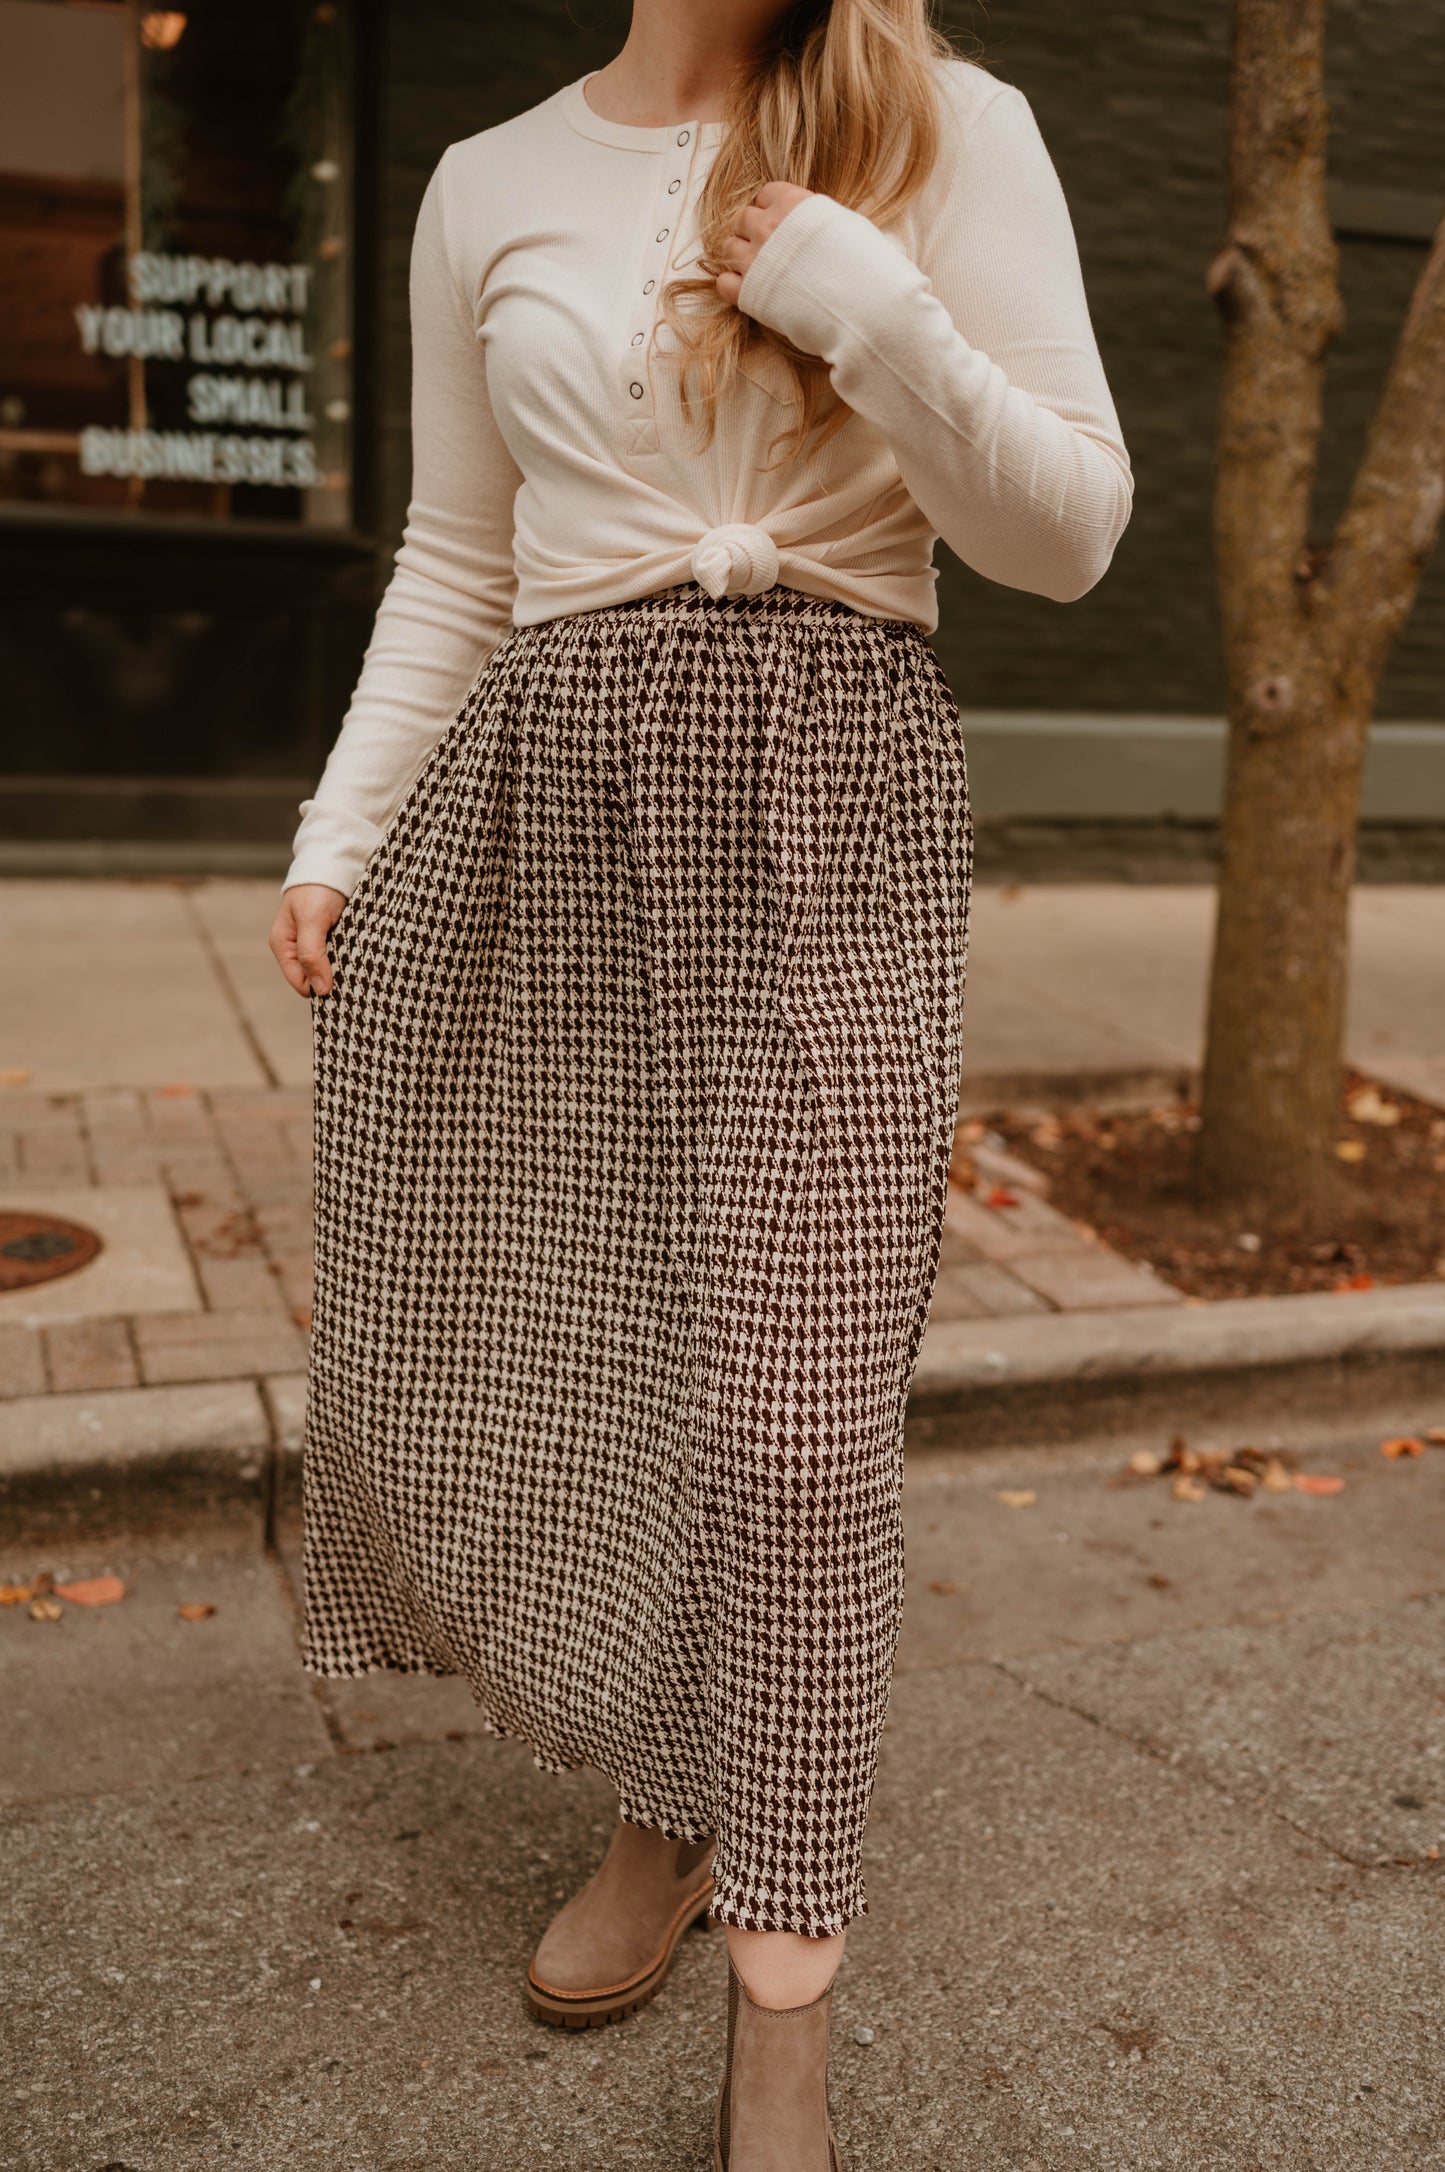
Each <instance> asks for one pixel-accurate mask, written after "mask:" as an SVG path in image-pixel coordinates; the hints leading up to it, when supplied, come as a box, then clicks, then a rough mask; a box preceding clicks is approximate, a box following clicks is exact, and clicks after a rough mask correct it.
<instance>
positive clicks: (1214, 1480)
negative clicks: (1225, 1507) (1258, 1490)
mask: <svg viewBox="0 0 1445 2172" xmlns="http://www.w3.org/2000/svg"><path fill="white" fill-rule="evenodd" d="M1209 1480H1210V1484H1211V1485H1213V1486H1216V1487H1218V1489H1219V1491H1220V1492H1221V1493H1242V1494H1243V1495H1244V1498H1245V1499H1246V1500H1248V1499H1249V1497H1250V1495H1251V1494H1252V1493H1253V1491H1254V1489H1255V1487H1256V1486H1257V1485H1258V1484H1259V1480H1258V1479H1257V1478H1256V1477H1255V1475H1254V1472H1253V1471H1242V1470H1241V1469H1240V1468H1239V1466H1238V1464H1236V1463H1225V1464H1222V1465H1221V1466H1220V1467H1219V1468H1218V1469H1217V1470H1213V1471H1211V1472H1210V1474H1209Z"/></svg>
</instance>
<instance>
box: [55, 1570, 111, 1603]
mask: <svg viewBox="0 0 1445 2172" xmlns="http://www.w3.org/2000/svg"><path fill="white" fill-rule="evenodd" d="M55 1596H56V1598H57V1599H68V1600H69V1601H70V1603H71V1605H72V1606H114V1605H115V1603H116V1600H117V1599H123V1598H124V1597H125V1585H124V1584H123V1583H122V1582H121V1580H120V1578H119V1577H118V1576H87V1577H83V1578H82V1579H81V1581H80V1582H79V1583H78V1584H57V1585H56V1587H55Z"/></svg>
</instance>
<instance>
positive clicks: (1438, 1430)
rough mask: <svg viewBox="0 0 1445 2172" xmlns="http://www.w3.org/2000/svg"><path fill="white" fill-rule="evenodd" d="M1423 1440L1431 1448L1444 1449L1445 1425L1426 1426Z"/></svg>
mask: <svg viewBox="0 0 1445 2172" xmlns="http://www.w3.org/2000/svg"><path fill="white" fill-rule="evenodd" d="M1425 1438H1426V1440H1427V1441H1429V1443H1430V1446H1431V1447H1432V1448H1445V1425H1427V1426H1426V1428H1425Z"/></svg>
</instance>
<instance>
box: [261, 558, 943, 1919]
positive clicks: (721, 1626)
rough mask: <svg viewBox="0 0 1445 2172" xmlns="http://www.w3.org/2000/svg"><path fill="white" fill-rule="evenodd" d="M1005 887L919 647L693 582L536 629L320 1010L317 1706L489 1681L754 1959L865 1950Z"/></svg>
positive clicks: (913, 641) (772, 597)
mask: <svg viewBox="0 0 1445 2172" xmlns="http://www.w3.org/2000/svg"><path fill="white" fill-rule="evenodd" d="M971 866H972V826H971V822H970V817H969V807H968V788H967V780H966V774H965V766H964V754H963V747H962V743H961V737H960V725H959V716H958V710H957V706H956V704H955V702H954V700H953V696H952V694H951V693H950V691H949V688H948V682H947V680H946V678H945V676H944V673H943V670H942V667H941V665H940V664H939V663H938V660H937V658H936V656H935V655H934V653H933V650H932V648H931V647H930V645H929V643H928V640H927V637H926V636H925V635H924V634H923V633H922V632H921V630H920V629H919V628H918V627H917V626H916V625H913V624H911V623H908V622H906V621H903V620H899V619H879V618H872V617H868V616H866V615H864V614H862V613H860V612H858V611H855V610H854V609H852V608H851V607H850V606H849V605H847V604H844V603H842V602H840V601H837V600H836V599H831V598H818V597H811V596H806V595H803V594H801V593H799V592H798V591H796V590H792V589H787V588H781V587H773V588H771V589H768V590H766V591H765V592H764V593H762V594H761V595H758V596H746V597H732V598H726V599H723V600H721V601H715V600H714V599H712V598H711V597H709V596H708V595H707V594H706V593H705V591H704V590H703V589H702V588H701V587H699V586H698V585H697V584H696V583H695V582H687V583H684V584H682V585H680V586H678V587H676V588H671V589H667V590H664V591H662V592H660V593H657V594H654V595H651V596H646V597H640V598H637V599H635V600H632V601H629V602H626V603H622V604H618V605H615V606H609V607H606V608H602V609H599V610H595V611H588V612H581V613H577V614H574V615H572V616H567V617H561V618H556V619H550V620H547V621H545V622H543V623H540V624H537V625H533V626H527V627H514V628H512V629H511V630H510V631H509V633H508V634H507V635H506V636H505V638H504V639H503V641H502V643H501V646H500V647H499V648H498V649H496V650H495V651H494V652H493V654H492V655H491V657H490V658H489V659H488V661H487V664H486V666H485V667H484V669H483V670H482V672H481V674H480V676H479V677H478V679H477V681H476V683H475V685H474V686H473V688H472V690H471V693H470V694H469V696H468V698H467V701H466V703H465V705H464V707H463V709H462V711H461V714H460V715H459V716H458V717H457V719H456V721H455V722H454V723H453V724H452V726H451V727H450V728H449V730H448V731H447V733H446V735H445V736H444V737H443V738H442V740H441V741H440V743H439V744H438V746H437V747H436V749H435V751H434V753H433V754H432V755H431V756H430V757H429V758H428V760H427V763H426V765H425V767H424V768H423V770H422V771H421V773H420V775H419V776H418V777H417V778H416V780H415V781H414V783H413V784H412V785H411V787H410V789H409V791H408V793H407V796H406V798H405V799H404V801H403V803H402V805H401V807H400V809H399V811H398V813H397V814H396V816H395V817H394V819H393V821H392V822H391V824H390V825H389V827H388V829H387V832H386V835H385V837H384V838H383V840H382V843H381V845H380V846H379V847H378V849H377V852H376V853H375V855H374V856H373V858H372V860H371V862H370V863H369V865H368V867H367V869H366V872H365V874H364V875H363V877H362V879H361V882H360V884H359V886H358V888H357V889H356V890H355V891H354V892H353V894H352V896H351V897H350V899H349V900H348V902H347V905H346V907H345V909H344V911H343V913H342V915H341V918H340V920H339V921H338V922H337V924H336V928H335V930H334V933H333V938H332V944H331V949H332V956H333V959H334V963H335V969H336V977H335V986H334V989H333V991H332V992H331V993H330V994H329V995H327V996H326V997H324V998H321V999H318V1000H317V1002H316V1003H315V1006H314V1013H315V1043H316V1078H317V1100H316V1144H317V1187H318V1198H317V1257H316V1270H317V1293H316V1306H315V1316H314V1327H313V1344H312V1356H311V1373H310V1380H309V1391H308V1397H307V1409H306V1433H305V1456H304V1494H305V1549H304V1560H305V1600H306V1605H305V1613H306V1662H307V1665H308V1666H309V1667H310V1669H311V1670H312V1671H313V1672H314V1673H316V1674H319V1675H357V1674H363V1673H367V1672H370V1671H372V1670H374V1669H376V1668H400V1669H408V1670H427V1671H432V1672H438V1673H451V1672H456V1673H461V1674H463V1675H465V1677H466V1679H467V1681H468V1682H469V1684H470V1686H471V1689H472V1692H473V1694H474V1696H475V1697H476V1699H477V1701H478V1703H479V1705H480V1707H481V1709H482V1712H483V1714H484V1716H485V1719H486V1722H487V1724H488V1726H489V1727H491V1728H492V1729H493V1730H495V1731H496V1732H498V1733H502V1734H507V1735H514V1736H520V1737H521V1738H523V1739H524V1740H525V1741H526V1742H527V1743H528V1744H529V1745H530V1746H531V1749H532V1752H533V1755H534V1757H535V1758H536V1760H537V1762H538V1763H539V1764H540V1765H542V1766H543V1767H545V1768H547V1769H551V1770H565V1769H568V1768H570V1767H574V1766H577V1765H581V1764H587V1765H593V1766H596V1767H598V1768H600V1769H601V1771H603V1772H604V1773H606V1774H608V1775H609V1776H610V1777H611V1779H612V1780H613V1781H614V1782H615V1784H616V1786H617V1788H618V1791H619V1795H620V1799H621V1809H622V1814H623V1815H624V1816H625V1817H627V1818H629V1819H632V1820H634V1821H635V1822H637V1823H640V1824H644V1825H652V1826H657V1827H661V1828H662V1829H663V1830H665V1831H667V1832H669V1833H673V1834H676V1835H678V1836H679V1837H686V1838H688V1839H698V1838H701V1837H702V1836H704V1835H705V1834H708V1833H713V1832H715V1833H716V1834H717V1835H718V1843H719V1845H718V1854H717V1900H716V1903H715V1913H716V1914H717V1916H719V1917H720V1918H722V1919H723V1920H725V1921H727V1922H729V1923H735V1924H740V1925H742V1926H744V1927H747V1928H752V1929H757V1930H793V1931H802V1932H807V1933H813V1934H818V1933H823V1932H830V1931H838V1930H840V1929H841V1928H842V1927H843V1925H844V1924H845V1923H846V1922H847V1921H848V1920H849V1919H850V1917H852V1916H855V1915H857V1914H860V1913H862V1912H863V1910H864V1909H865V1908H866V1899H865V1896H864V1890H863V1884H862V1879H861V1874H860V1860H859V1859H860V1848H861V1841H862V1834H863V1826H864V1820H865V1816H866V1812H867V1806H868V1799H869V1795H870V1793H871V1790H872V1786H873V1777H874V1769H875V1764H876V1759H877V1748H878V1738H879V1734H880V1732H881V1729H882V1724H883V1716H884V1710H885V1705H886V1700H887V1693H888V1681H889V1676H890V1672H891V1667H892V1662H893V1656H894V1650H895V1644H896V1639H897V1631H898V1619H899V1608H900V1603H901V1599H902V1544H901V1537H900V1524H899V1499H900V1491H901V1479H902V1424H903V1409H904V1401H905V1396H906V1392H907V1387H908V1381H909V1376H910V1374H911V1371H912V1368H913V1363H914V1360H915V1357H916V1355H917V1352H918V1347H919V1343H920V1341H921V1338H922V1333H923V1327H924V1323H925V1319H926V1315H927V1310H928V1304H929V1300H930V1296H931V1292H932V1288H933V1282H934V1278H935V1275H936V1271H937V1262H938V1249H939V1242H940V1236H941V1231H942V1220H943V1208H944V1199H945V1188H946V1182H947V1165H948V1155H949V1147H950V1143H951V1138H952V1133H953V1125H954V1110H955V1104H956V1092H957V1080H958V1072H959V1064H960V1059H961V1016H960V1013H961V1003H962V995H963V980H964V966H965V954H966V943H967V931H968V901H969V883H970V874H971Z"/></svg>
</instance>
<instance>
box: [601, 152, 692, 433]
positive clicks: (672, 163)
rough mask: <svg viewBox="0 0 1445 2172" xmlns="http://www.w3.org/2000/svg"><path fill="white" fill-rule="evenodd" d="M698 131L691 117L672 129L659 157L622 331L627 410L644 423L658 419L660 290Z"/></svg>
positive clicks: (684, 199) (684, 201)
mask: <svg viewBox="0 0 1445 2172" xmlns="http://www.w3.org/2000/svg"><path fill="white" fill-rule="evenodd" d="M698 140H699V130H698V129H697V127H696V125H695V124H694V123H692V122H688V123H686V124H685V125H684V126H683V127H681V128H678V129H675V130H674V131H673V134H672V137H671V140H670V141H669V142H668V143H667V144H666V145H665V146H664V148H663V150H662V152H661V154H660V157H659V172H658V183H657V191H656V195H655V197H654V206H655V210H654V218H655V220H656V224H655V225H653V226H652V230H651V238H650V240H649V241H648V242H647V244H646V246H645V248H644V250H643V260H642V264H641V267H640V269H641V274H642V276H641V277H640V278H639V280H638V282H637V289H638V291H637V306H636V309H635V310H634V311H633V312H632V313H631V316H630V321H629V323H628V324H627V327H626V330H625V332H624V335H623V340H624V344H623V351H622V357H621V360H620V363H619V370H620V374H621V379H622V385H623V390H624V394H625V397H626V401H627V406H628V409H629V411H630V413H631V415H632V416H633V418H634V419H635V420H636V421H637V423H638V424H639V425H641V424H643V423H644V422H646V423H651V422H652V420H653V394H652V376H651V370H650V368H649V365H648V359H647V358H648V352H649V345H650V341H651V335H652V332H653V330H654V327H655V325H656V323H657V303H656V299H655V297H656V295H657V293H658V291H659V289H660V288H661V286H662V284H663V281H664V279H665V278H666V276H667V271H668V266H669V264H670V262H671V260H672V252H673V249H674V248H675V246H676V241H677V235H678V232H679V230H680V227H681V224H682V217H683V213H684V211H685V207H686V204H687V183H688V180H689V178H690V176H691V173H692V165H693V160H694V157H695V155H696V150H697V144H698Z"/></svg>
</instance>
